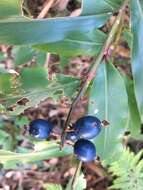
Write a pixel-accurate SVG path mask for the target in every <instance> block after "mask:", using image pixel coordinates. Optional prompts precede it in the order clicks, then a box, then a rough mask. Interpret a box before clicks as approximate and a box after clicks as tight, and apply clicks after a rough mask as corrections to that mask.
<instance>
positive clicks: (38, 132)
mask: <svg viewBox="0 0 143 190" xmlns="http://www.w3.org/2000/svg"><path fill="white" fill-rule="evenodd" d="M29 126H30V127H29V133H30V135H31V136H33V137H36V138H38V139H41V140H44V139H47V138H48V137H49V135H50V132H51V131H52V129H53V124H52V123H51V122H49V121H47V120H44V119H36V120H34V121H32V122H31V123H30V125H29Z"/></svg>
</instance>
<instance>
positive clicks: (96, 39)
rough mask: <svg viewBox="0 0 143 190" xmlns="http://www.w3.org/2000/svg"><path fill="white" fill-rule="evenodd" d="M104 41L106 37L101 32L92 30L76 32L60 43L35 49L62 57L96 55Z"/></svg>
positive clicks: (38, 46) (43, 45)
mask: <svg viewBox="0 0 143 190" xmlns="http://www.w3.org/2000/svg"><path fill="white" fill-rule="evenodd" d="M105 40H106V35H105V34H104V33H103V32H101V31H100V30H92V31H90V32H88V33H82V32H76V33H73V34H72V35H68V36H67V37H65V39H64V40H62V41H59V42H55V43H49V44H42V45H37V46H35V48H38V49H41V50H45V51H48V52H51V53H57V54H60V55H64V56H77V55H96V54H98V52H99V50H100V49H101V48H102V45H103V43H104V42H105Z"/></svg>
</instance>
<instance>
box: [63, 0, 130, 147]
mask: <svg viewBox="0 0 143 190" xmlns="http://www.w3.org/2000/svg"><path fill="white" fill-rule="evenodd" d="M127 3H128V0H125V2H124V4H123V5H122V7H121V8H120V9H119V14H118V16H117V17H116V20H115V22H114V24H113V26H112V29H111V31H110V33H109V35H108V38H107V40H106V42H105V44H104V45H103V47H102V49H101V51H100V53H99V54H98V56H97V58H96V61H95V62H94V63H93V65H92V66H91V68H90V69H89V71H88V74H87V77H85V79H84V80H83V82H82V85H81V88H80V90H79V92H78V94H77V96H76V98H75V99H74V100H73V102H72V104H71V107H70V110H69V113H68V116H67V119H66V122H65V126H64V128H63V131H62V136H61V149H62V147H63V145H64V141H65V136H66V129H67V127H68V125H69V122H70V119H71V115H72V112H73V109H74V108H75V106H76V104H77V103H78V101H79V100H80V99H81V97H82V96H83V95H84V93H85V91H86V89H87V88H88V86H89V84H90V82H91V81H92V80H93V78H94V77H95V75H96V71H97V68H98V66H99V64H100V63H101V62H102V59H103V58H104V56H105V55H106V54H107V53H108V49H109V46H110V45H111V43H112V41H113V39H114V37H115V35H116V33H117V32H118V28H119V26H120V22H121V20H122V16H123V15H124V14H123V13H124V11H125V8H126V6H127Z"/></svg>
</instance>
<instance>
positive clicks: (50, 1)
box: [37, 0, 54, 19]
mask: <svg viewBox="0 0 143 190" xmlns="http://www.w3.org/2000/svg"><path fill="white" fill-rule="evenodd" d="M53 3H54V0H47V2H46V3H45V6H44V8H43V9H42V11H41V12H40V14H39V15H38V17H37V18H38V19H42V18H44V17H45V16H46V14H47V13H48V11H49V9H50V8H51V6H52V4H53Z"/></svg>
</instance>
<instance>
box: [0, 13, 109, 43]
mask: <svg viewBox="0 0 143 190" xmlns="http://www.w3.org/2000/svg"><path fill="white" fill-rule="evenodd" d="M108 18H109V16H108V15H107V14H103V15H93V16H79V17H72V18H70V17H69V18H58V19H57V18H53V19H44V20H28V19H27V20H25V21H24V20H23V21H18V20H13V21H10V22H9V21H8V20H6V21H5V22H4V21H3V22H0V28H1V29H0V43H1V44H13V45H28V44H30V45H33V44H40V43H52V42H57V41H61V40H63V39H65V38H66V37H67V36H69V35H70V36H71V35H73V34H74V33H75V32H81V33H86V32H89V31H91V30H93V29H94V28H97V27H101V26H102V25H103V24H104V23H105V22H106V20H107V19H108ZM17 31H18V32H17Z"/></svg>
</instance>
